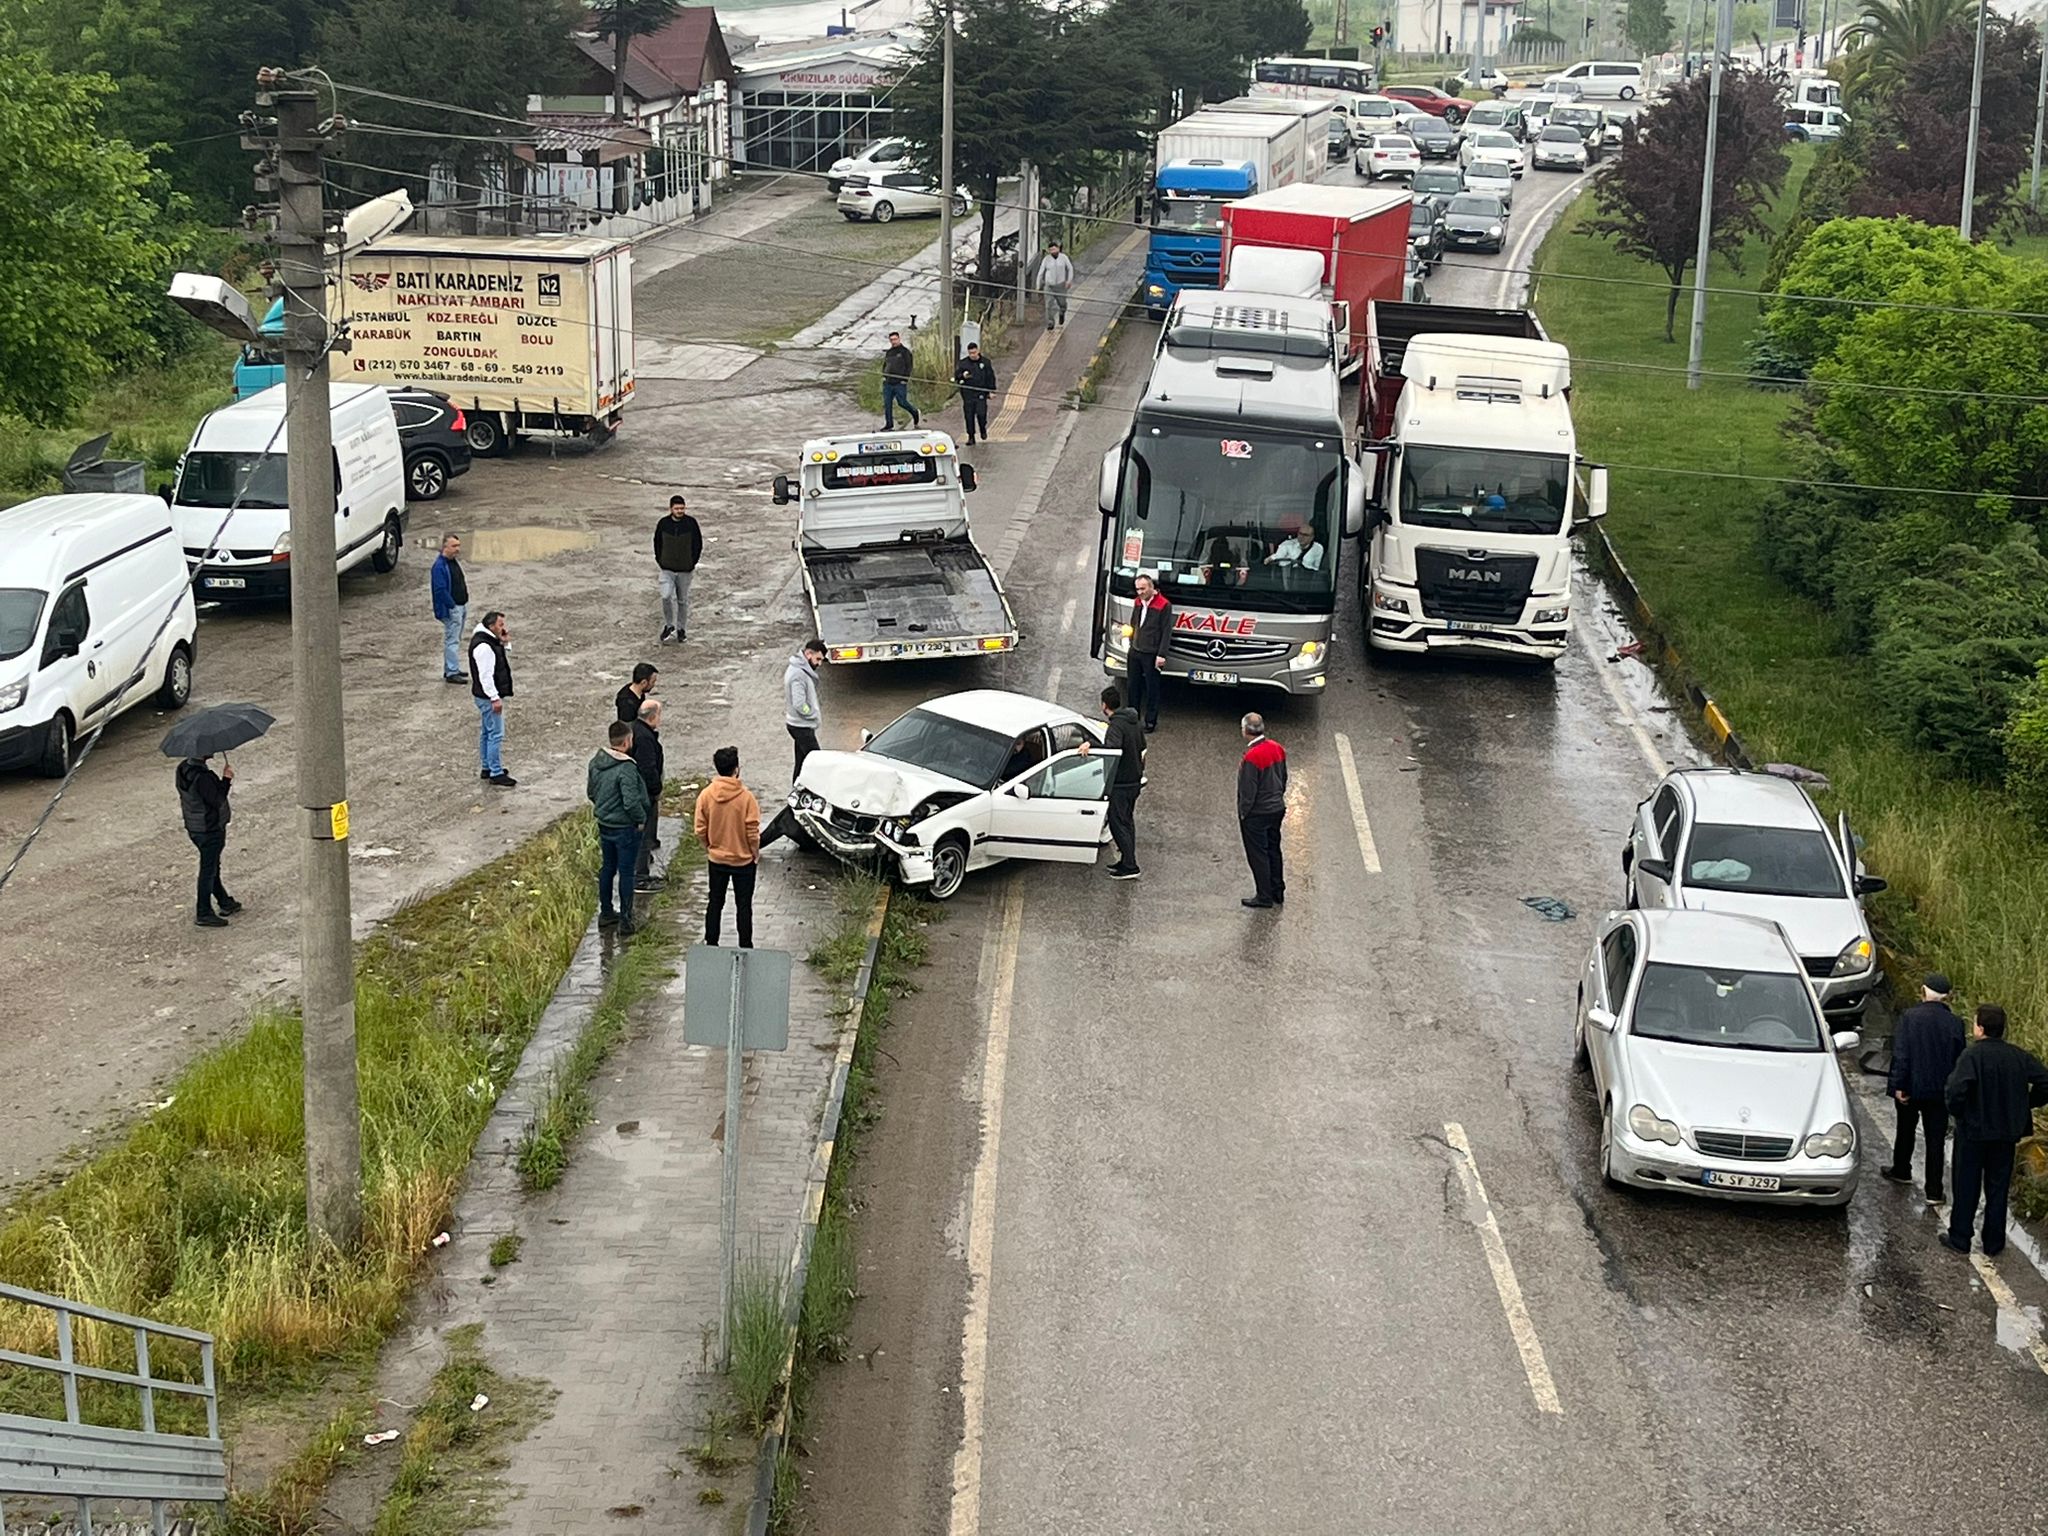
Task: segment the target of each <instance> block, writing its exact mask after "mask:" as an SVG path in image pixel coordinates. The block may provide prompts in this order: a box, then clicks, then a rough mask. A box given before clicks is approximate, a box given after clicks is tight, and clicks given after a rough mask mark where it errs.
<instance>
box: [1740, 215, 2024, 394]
mask: <svg viewBox="0 0 2048 1536" xmlns="http://www.w3.org/2000/svg"><path fill="white" fill-rule="evenodd" d="M2011 276H2012V268H2011V265H2010V263H2009V262H2008V261H2006V260H2005V259H2003V257H2002V253H2000V252H1998V251H1996V250H1994V249H1993V248H1991V247H1988V246H1972V245H1970V244H1968V243H1967V242H1966V241H1964V240H1963V238H1962V237H1961V236H1960V235H1958V234H1957V233H1956V232H1955V230H1954V229H1953V228H1946V227H1944V228H1936V227H1934V226H1932V225H1927V224H1916V223H1913V222H1912V221H1911V220H1909V219H1832V220H1830V221H1828V222H1827V223H1825V224H1822V225H1821V226H1820V227H1819V228H1817V229H1816V230H1814V231H1813V232H1812V234H1810V235H1809V236H1808V237H1807V238H1806V240H1805V241H1804V243H1803V244H1802V245H1801V246H1800V248H1799V254H1798V256H1797V257H1796V258H1795V259H1794V260H1793V261H1792V262H1791V263H1790V264H1789V265H1788V266H1787V268H1786V270H1785V274H1784V276H1783V278H1782V279H1781V280H1780V281H1779V283H1778V285H1777V289H1776V291H1777V293H1778V294H1780V295H1782V297H1779V298H1775V299H1772V300H1770V301H1769V302H1768V303H1767V304H1766V306H1765V308H1764V329H1765V330H1766V332H1767V333H1768V334H1769V335H1770V337H1771V340H1772V341H1773V343H1774V344H1775V345H1776V346H1777V348H1778V349H1779V350H1780V351H1781V352H1783V353H1784V354H1786V355H1787V356H1789V357H1791V358H1793V359H1795V360H1796V361H1797V362H1798V364H1799V366H1800V367H1801V368H1802V369H1806V370H1810V369H1812V368H1813V367H1815V366H1816V365H1817V364H1820V363H1824V362H1827V361H1829V360H1830V359H1831V358H1832V357H1833V355H1834V351H1835V347H1836V345H1837V344H1838V343H1839V342H1840V341H1841V339H1842V338H1843V337H1844V336H1846V335H1847V334H1848V333H1849V331H1850V330H1851V329H1852V328H1853V327H1854V326H1855V325H1856V323H1857V322H1858V321H1859V320H1861V319H1862V318H1863V317H1864V316H1865V315H1866V314H1868V313H1870V311H1871V309H1872V308H1873V307H1874V306H1876V305H1879V304H1883V303H1887V302H1890V303H1915V304H1965V305H1969V304H1975V305H1997V306H1998V307H2011V306H2009V305H2002V304H1999V303H1998V299H1997V294H1998V289H1999V285H2000V284H2002V283H2005V282H2007V281H2008V280H2009V279H2010V278H2011Z"/></svg>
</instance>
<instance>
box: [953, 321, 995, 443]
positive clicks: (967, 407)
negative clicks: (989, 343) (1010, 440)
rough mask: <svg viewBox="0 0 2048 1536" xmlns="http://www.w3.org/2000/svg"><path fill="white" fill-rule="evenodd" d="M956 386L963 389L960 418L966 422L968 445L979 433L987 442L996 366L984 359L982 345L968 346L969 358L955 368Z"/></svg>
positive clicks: (972, 344) (968, 344)
mask: <svg viewBox="0 0 2048 1536" xmlns="http://www.w3.org/2000/svg"><path fill="white" fill-rule="evenodd" d="M953 382H954V383H955V384H957V385H959V387H960V414H961V415H962V416H964V417H966V418H967V441H968V442H970V443H971V442H973V441H974V434H975V433H977V432H979V433H980V434H981V440H982V441H983V442H987V441H988V397H989V396H990V395H992V394H994V393H995V388H996V370H995V365H994V364H993V363H991V362H990V361H989V360H988V359H987V358H985V357H983V356H982V355H981V343H980V342H978V341H970V342H969V343H967V355H966V356H965V357H963V358H961V359H960V361H959V362H957V363H955V364H954V365H953Z"/></svg>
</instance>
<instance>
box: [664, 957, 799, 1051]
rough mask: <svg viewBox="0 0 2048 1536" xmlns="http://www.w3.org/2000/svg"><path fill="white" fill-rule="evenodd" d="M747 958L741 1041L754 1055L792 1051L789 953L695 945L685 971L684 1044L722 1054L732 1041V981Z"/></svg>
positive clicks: (685, 963) (741, 1008)
mask: <svg viewBox="0 0 2048 1536" xmlns="http://www.w3.org/2000/svg"><path fill="white" fill-rule="evenodd" d="M741 956H745V957H746V973H745V974H746V981H745V983H744V986H743V989H742V991H741V995H740V1040H741V1043H742V1044H743V1045H744V1046H745V1048H746V1049H747V1050H750V1051H785V1050H788V1049H789V951H788V950H786V949H726V948H724V947H723V946H722V945H718V944H692V945H691V946H690V955H689V959H688V960H687V961H685V962H684V970H683V1039H684V1040H685V1041H687V1042H688V1043H689V1044H691V1045H710V1046H716V1047H718V1048H719V1049H721V1050H722V1049H724V1047H725V1045H726V1043H727V1042H728V1041H729V1040H730V1039H731V1037H732V994H733V978H734V976H735V975H736V974H738V972H739V967H740V957H741Z"/></svg>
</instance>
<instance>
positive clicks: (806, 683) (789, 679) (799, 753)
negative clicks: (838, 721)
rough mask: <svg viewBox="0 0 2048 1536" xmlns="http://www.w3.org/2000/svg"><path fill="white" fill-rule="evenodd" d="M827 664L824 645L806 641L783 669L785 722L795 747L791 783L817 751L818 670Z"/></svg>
mask: <svg viewBox="0 0 2048 1536" xmlns="http://www.w3.org/2000/svg"><path fill="white" fill-rule="evenodd" d="M824 664H825V642H824V641H822V640H816V639H813V640H806V641H805V642H804V648H803V649H802V650H800V651H798V652H797V653H796V654H795V655H794V656H792V657H790V658H789V664H788V665H787V666H786V667H784V668H783V669H782V723H783V724H784V725H785V726H787V727H788V729H789V739H790V740H791V741H792V742H793V743H795V746H796V761H795V762H794V763H793V764H791V765H790V770H789V782H790V783H791V784H794V783H796V776H797V775H798V774H800V773H802V772H803V771H804V759H805V758H807V757H809V756H810V755H811V754H812V753H813V752H815V751H817V750H818V722H819V720H820V718H821V716H820V715H819V712H818V668H820V667H822V666H823V665H824Z"/></svg>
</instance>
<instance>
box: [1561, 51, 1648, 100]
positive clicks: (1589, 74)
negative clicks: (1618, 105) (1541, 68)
mask: <svg viewBox="0 0 2048 1536" xmlns="http://www.w3.org/2000/svg"><path fill="white" fill-rule="evenodd" d="M1575 87H1576V90H1577V94H1579V95H1581V96H1606V97H1616V98H1619V99H1620V100H1622V101H1634V100H1635V99H1636V98H1637V97H1638V96H1640V95H1642V93H1643V66H1642V65H1641V64H1629V63H1625V62H1623V61H1621V60H1617V59H1603V60H1592V61H1589V62H1586V63H1582V64H1574V65H1573V66H1572V67H1571V68H1570V69H1567V70H1565V71H1563V72H1562V73H1560V74H1555V75H1552V76H1550V77H1549V78H1548V79H1546V80H1545V81H1544V82H1543V89H1544V90H1546V91H1549V92H1551V93H1552V94H1554V95H1563V94H1565V93H1566V92H1568V91H1572V90H1573V89H1574V88H1575Z"/></svg>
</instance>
